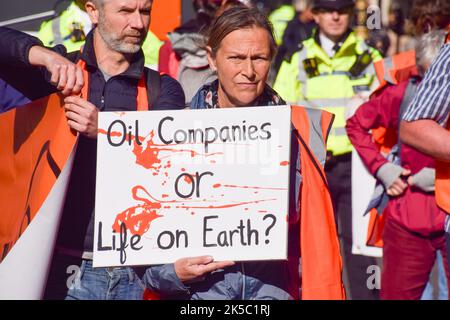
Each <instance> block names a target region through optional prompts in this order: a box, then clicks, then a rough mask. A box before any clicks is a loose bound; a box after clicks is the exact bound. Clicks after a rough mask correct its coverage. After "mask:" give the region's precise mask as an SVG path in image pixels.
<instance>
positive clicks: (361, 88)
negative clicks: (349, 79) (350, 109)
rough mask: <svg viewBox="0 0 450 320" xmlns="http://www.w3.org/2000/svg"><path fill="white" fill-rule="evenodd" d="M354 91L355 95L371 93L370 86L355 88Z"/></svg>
mask: <svg viewBox="0 0 450 320" xmlns="http://www.w3.org/2000/svg"><path fill="white" fill-rule="evenodd" d="M353 91H355V93H358V92H361V91H370V87H369V86H353Z"/></svg>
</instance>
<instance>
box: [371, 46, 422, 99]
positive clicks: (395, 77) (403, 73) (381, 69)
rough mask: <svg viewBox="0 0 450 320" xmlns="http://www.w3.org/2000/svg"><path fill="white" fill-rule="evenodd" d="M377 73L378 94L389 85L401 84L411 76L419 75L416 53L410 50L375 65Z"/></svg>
mask: <svg viewBox="0 0 450 320" xmlns="http://www.w3.org/2000/svg"><path fill="white" fill-rule="evenodd" d="M374 67H375V73H376V75H377V78H378V81H379V82H380V85H379V86H378V88H377V89H376V90H375V91H374V93H375V92H378V91H379V90H381V89H383V88H384V87H385V86H386V85H387V84H399V83H400V82H402V81H404V80H407V79H408V78H409V77H411V75H417V74H418V70H417V66H416V52H415V51H414V50H409V51H405V52H400V53H398V54H396V55H394V56H392V57H387V58H384V59H383V60H380V61H377V62H375V63H374Z"/></svg>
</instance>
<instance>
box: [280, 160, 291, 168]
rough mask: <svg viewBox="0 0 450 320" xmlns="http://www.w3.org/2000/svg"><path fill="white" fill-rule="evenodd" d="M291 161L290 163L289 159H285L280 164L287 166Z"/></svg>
mask: <svg viewBox="0 0 450 320" xmlns="http://www.w3.org/2000/svg"><path fill="white" fill-rule="evenodd" d="M289 163H290V162H289V161H283V162H280V166H282V167H286V166H288V165H289Z"/></svg>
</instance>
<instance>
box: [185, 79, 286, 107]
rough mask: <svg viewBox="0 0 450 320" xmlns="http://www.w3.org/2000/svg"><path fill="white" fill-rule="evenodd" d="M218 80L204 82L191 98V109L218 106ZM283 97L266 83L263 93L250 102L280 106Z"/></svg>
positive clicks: (282, 103)
mask: <svg viewBox="0 0 450 320" xmlns="http://www.w3.org/2000/svg"><path fill="white" fill-rule="evenodd" d="M218 91H219V80H215V81H213V82H211V83H208V84H205V85H204V86H203V87H201V88H200V90H199V91H198V92H197V94H196V95H195V96H194V98H192V101H191V104H190V108H191V109H215V108H220V107H219V95H218ZM285 104H286V102H284V100H283V99H281V97H280V96H279V95H278V93H276V92H275V90H273V89H272V88H271V87H269V86H268V85H267V84H266V86H265V88H264V91H263V93H262V94H261V95H260V96H259V97H258V98H257V99H256V100H255V101H254V102H253V103H252V105H253V106H281V105H285Z"/></svg>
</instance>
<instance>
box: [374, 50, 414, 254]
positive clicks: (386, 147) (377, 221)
mask: <svg viewBox="0 0 450 320" xmlns="http://www.w3.org/2000/svg"><path fill="white" fill-rule="evenodd" d="M374 67H375V73H376V75H377V78H378V81H379V82H380V85H379V86H378V88H377V89H376V90H375V91H374V92H373V93H372V94H373V95H376V94H377V93H379V92H381V91H382V90H383V89H384V88H385V87H386V86H387V85H397V84H399V83H400V82H402V81H405V80H407V79H409V78H410V77H411V76H414V75H418V74H419V73H418V70H417V66H416V52H415V51H414V50H409V51H405V52H401V53H398V54H396V55H394V56H392V57H387V58H384V59H383V60H380V61H377V62H375V63H374ZM372 137H373V139H374V141H375V143H376V144H377V146H378V148H379V149H380V152H382V153H384V154H388V153H389V152H390V150H391V149H392V147H393V146H394V145H396V144H397V140H398V136H397V133H396V132H395V130H392V129H387V128H383V127H380V128H377V129H373V130H372ZM369 214H370V218H369V225H368V229H367V241H366V244H367V245H368V246H374V247H379V248H382V247H383V239H382V234H383V228H384V223H385V220H384V216H383V215H382V212H377V210H376V209H371V211H370V213H369Z"/></svg>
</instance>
